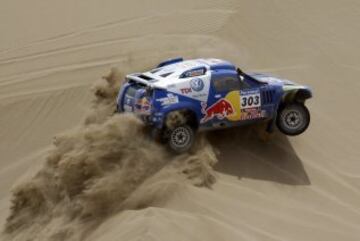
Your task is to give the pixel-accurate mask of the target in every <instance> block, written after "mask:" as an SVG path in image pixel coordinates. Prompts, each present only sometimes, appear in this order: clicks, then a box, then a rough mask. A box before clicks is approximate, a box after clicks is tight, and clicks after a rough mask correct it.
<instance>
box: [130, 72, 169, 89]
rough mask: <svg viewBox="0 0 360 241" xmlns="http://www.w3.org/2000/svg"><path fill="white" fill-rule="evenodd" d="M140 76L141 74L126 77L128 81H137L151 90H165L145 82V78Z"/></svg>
mask: <svg viewBox="0 0 360 241" xmlns="http://www.w3.org/2000/svg"><path fill="white" fill-rule="evenodd" d="M139 75H140V74H129V75H127V76H126V79H127V80H132V81H135V82H137V83H140V84H143V85H145V86H147V87H149V88H152V89H154V88H157V89H163V88H160V87H158V86H156V85H154V83H151V82H149V81H147V80H145V79H143V78H140V77H139Z"/></svg>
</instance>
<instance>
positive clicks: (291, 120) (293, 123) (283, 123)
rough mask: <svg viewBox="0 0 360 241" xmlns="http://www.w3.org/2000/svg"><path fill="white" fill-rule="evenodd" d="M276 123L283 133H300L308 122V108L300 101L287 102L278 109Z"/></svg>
mask: <svg viewBox="0 0 360 241" xmlns="http://www.w3.org/2000/svg"><path fill="white" fill-rule="evenodd" d="M276 124H277V127H278V128H279V130H280V131H281V132H282V133H284V134H285V135H289V136H296V135H300V134H301V133H303V132H304V131H305V130H306V129H307V128H308V126H309V124H310V113H309V110H308V109H307V108H306V106H305V105H303V104H300V103H291V104H287V105H285V106H284V107H283V108H281V109H280V111H279V113H278V116H277V120H276Z"/></svg>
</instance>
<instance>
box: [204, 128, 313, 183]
mask: <svg viewBox="0 0 360 241" xmlns="http://www.w3.org/2000/svg"><path fill="white" fill-rule="evenodd" d="M260 136H261V135H259V131H257V130H256V129H255V128H251V127H245V128H232V129H226V130H219V131H213V132H209V133H208V139H209V141H210V143H211V144H212V145H213V146H214V147H215V148H216V149H217V151H218V154H217V157H218V160H219V162H218V163H217V164H216V166H215V170H216V171H218V172H221V173H225V174H229V175H232V176H237V177H238V178H239V179H241V178H243V177H246V178H252V179H259V180H266V181H272V182H277V183H282V184H288V185H310V179H309V177H308V175H307V174H306V171H305V169H304V166H303V164H302V161H301V159H300V158H299V157H298V156H297V154H296V152H295V150H294V149H293V147H292V145H291V143H290V142H289V140H288V138H287V137H286V136H285V135H283V134H281V133H279V132H277V131H276V132H275V133H273V134H272V135H271V137H270V138H269V140H266V141H265V140H264V138H261V137H260Z"/></svg>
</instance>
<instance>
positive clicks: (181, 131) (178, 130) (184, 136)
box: [168, 124, 195, 154]
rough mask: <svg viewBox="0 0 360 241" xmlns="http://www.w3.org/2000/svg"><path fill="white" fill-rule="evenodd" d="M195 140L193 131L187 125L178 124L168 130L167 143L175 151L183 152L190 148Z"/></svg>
mask: <svg viewBox="0 0 360 241" xmlns="http://www.w3.org/2000/svg"><path fill="white" fill-rule="evenodd" d="M194 140H195V132H194V130H193V128H191V127H190V126H189V125H186V124H185V125H180V126H177V127H175V128H173V129H171V130H169V136H168V144H169V147H170V149H171V150H172V151H174V152H175V153H178V154H180V153H184V152H187V151H189V150H190V148H191V147H192V145H193V143H194Z"/></svg>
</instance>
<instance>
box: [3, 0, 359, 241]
mask: <svg viewBox="0 0 360 241" xmlns="http://www.w3.org/2000/svg"><path fill="white" fill-rule="evenodd" d="M358 9H360V5H359V3H358V2H357V1H353V0H345V1H332V0H331V1H324V0H317V1H315V2H314V1H305V2H304V1H303V2H295V1H282V0H271V1H256V2H254V1H250V0H240V1H238V0H236V1H235V0H226V1H225V0H224V1H205V0H199V1H195V2H194V1H189V0H186V1H165V0H155V1H151V2H144V3H141V4H139V3H137V2H134V1H126V0H125V1H121V2H119V1H115V0H107V1H98V0H91V1H86V2H83V3H82V2H74V1H62V2H59V3H53V2H51V3H50V2H46V1H45V2H44V1H39V0H35V1H31V3H30V2H29V3H27V2H26V3H25V2H19V1H11V2H10V1H8V2H4V3H2V4H1V8H0V30H1V33H2V34H1V36H2V37H1V38H0V154H1V155H0V177H1V184H0V193H1V196H0V197H1V199H0V213H1V217H2V218H1V219H0V220H1V222H0V225H1V226H2V227H3V233H2V235H1V236H0V239H1V240H20V241H21V240H29V239H30V240H101V241H105V240H214V241H215V240H287V241H289V240H294V241H296V240H299V241H300V240H301V241H302V240H307V241H311V240H314V241H319V240H327V241H328V240H334V241H335V240H336V241H338V240H346V241H350V240H354V241H355V240H358V239H359V236H360V228H359V227H360V226H359V224H360V184H359V181H360V179H359V178H360V176H359V171H360V164H359V156H360V151H359V141H358V138H357V137H358V134H359V133H360V128H359V125H358V121H359V119H360V118H359V117H360V116H359V112H358V109H359V108H358V106H357V105H358V102H359V95H358V93H357V92H358V91H359V90H360V84H359V82H358V80H357V78H356V77H357V76H358V74H359V71H360V64H359V59H360V51H359V50H358V46H357V45H358V43H359V40H360V34H359V33H358V29H359V27H360V26H359V25H360V21H359V15H358ZM174 56H184V57H186V58H191V57H199V56H200V57H202V56H204V57H219V58H225V59H229V60H231V61H233V62H235V63H236V64H238V65H239V66H242V67H243V68H244V69H246V70H256V71H264V72H270V73H273V74H277V75H280V76H283V77H286V78H288V79H292V80H295V81H297V82H300V83H303V84H308V85H310V86H312V87H313V90H314V93H315V96H314V98H313V99H312V100H310V101H309V103H308V106H309V108H310V111H311V113H312V122H311V125H310V128H309V129H308V131H307V132H306V133H305V134H303V135H301V136H298V137H294V138H287V137H284V136H282V135H281V134H280V133H277V132H276V133H274V135H273V136H271V138H270V140H268V141H264V140H262V139H261V138H259V136H258V134H259V133H258V131H257V129H256V128H239V129H237V130H236V131H234V130H231V131H221V132H213V133H209V134H208V135H206V136H203V137H202V138H201V141H200V142H199V143H198V146H197V148H195V150H194V151H193V152H192V153H191V155H184V156H178V157H176V156H172V155H170V154H169V153H167V152H166V151H165V150H164V149H163V148H162V147H161V146H159V145H157V144H154V143H153V142H151V141H149V140H148V139H147V138H146V135H145V134H143V127H142V125H141V123H139V122H138V121H137V120H136V119H134V118H132V117H131V116H114V117H113V116H112V115H111V112H112V110H113V107H114V106H113V105H114V103H113V98H114V95H115V94H116V89H117V88H118V86H119V84H120V83H119V81H120V80H121V79H122V75H121V74H124V73H128V72H132V71H140V70H143V69H146V68H149V67H152V66H154V65H156V64H157V63H158V62H159V61H160V60H162V59H165V58H170V57H174ZM112 67H117V68H118V69H119V70H120V71H121V73H118V72H114V71H113V72H112V75H109V76H108V78H107V80H104V79H103V80H101V81H99V82H96V80H98V79H101V76H102V75H104V74H105V73H107V72H108V71H109V69H111V68H112ZM94 83H95V84H94ZM91 89H92V91H91ZM94 93H95V96H94ZM133 136H136V138H131V140H132V141H128V139H130V137H133ZM54 137H56V138H55V139H54ZM52 143H53V144H52ZM139 144H140V145H141V146H142V147H143V148H142V149H138V148H136V147H137V146H138V145H139ZM119 146H120V147H121V148H116V147H119ZM215 154H216V156H215ZM215 180H216V181H215Z"/></svg>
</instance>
